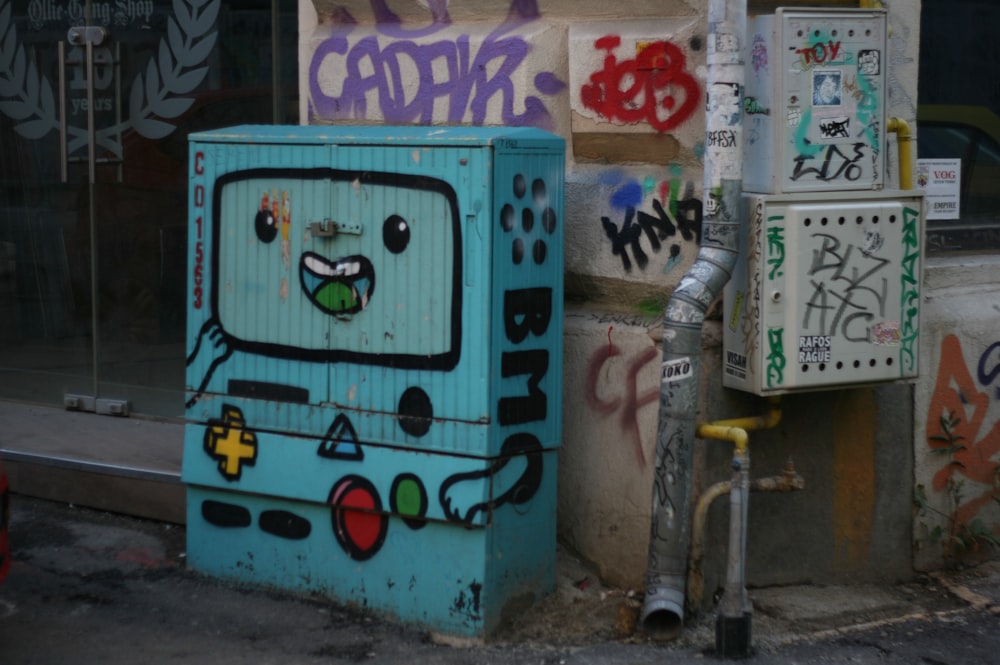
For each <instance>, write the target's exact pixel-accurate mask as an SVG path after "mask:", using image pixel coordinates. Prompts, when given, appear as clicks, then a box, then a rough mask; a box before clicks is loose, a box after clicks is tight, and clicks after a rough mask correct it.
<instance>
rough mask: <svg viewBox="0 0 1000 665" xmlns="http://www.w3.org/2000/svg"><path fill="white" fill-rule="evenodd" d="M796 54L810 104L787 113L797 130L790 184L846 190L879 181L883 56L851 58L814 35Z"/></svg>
mask: <svg viewBox="0 0 1000 665" xmlns="http://www.w3.org/2000/svg"><path fill="white" fill-rule="evenodd" d="M812 37H813V38H812V39H811V40H810V41H808V42H805V43H803V45H802V46H800V47H799V48H797V49H796V50H795V53H796V55H797V56H798V58H797V60H798V63H797V64H798V67H799V70H800V71H801V72H802V74H803V75H804V76H809V77H811V80H812V93H811V94H812V103H811V105H808V106H806V108H805V109H804V110H803V109H802V108H799V107H798V106H794V107H791V108H790V109H789V111H788V115H787V121H788V125H789V127H792V128H794V129H795V136H794V153H793V155H792V162H793V166H792V170H791V174H790V177H791V180H792V181H794V182H799V181H803V182H816V183H833V182H840V183H843V184H849V183H854V182H857V181H859V180H861V179H862V178H863V177H864V176H865V175H866V174H868V175H869V176H871V177H877V174H878V170H879V158H880V150H881V146H880V140H881V138H880V137H881V131H882V128H881V127H880V121H879V104H880V100H879V97H878V94H877V91H876V89H875V85H874V83H873V79H874V77H876V76H879V75H880V74H881V73H882V63H881V58H882V54H881V53H880V52H879V51H877V50H873V49H861V50H859V51H858V52H857V54H855V53H853V52H849V50H848V49H847V48H844V47H843V45H842V43H841V42H840V41H839V40H838V39H836V38H835V37H833V36H832V35H824V34H816V35H813V36H812Z"/></svg>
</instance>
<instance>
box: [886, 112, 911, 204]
mask: <svg viewBox="0 0 1000 665" xmlns="http://www.w3.org/2000/svg"><path fill="white" fill-rule="evenodd" d="M886 129H888V130H889V131H890V132H893V133H895V134H896V144H897V146H898V147H897V151H898V153H899V188H900V189H913V133H912V132H911V131H910V125H909V124H908V123H907V122H906V121H905V120H903V119H902V118H889V119H887V120H886Z"/></svg>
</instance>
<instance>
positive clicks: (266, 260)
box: [213, 169, 461, 365]
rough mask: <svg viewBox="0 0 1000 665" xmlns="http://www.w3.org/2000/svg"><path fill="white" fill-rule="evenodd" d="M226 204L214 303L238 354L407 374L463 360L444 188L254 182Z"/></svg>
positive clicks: (396, 181) (337, 181)
mask: <svg viewBox="0 0 1000 665" xmlns="http://www.w3.org/2000/svg"><path fill="white" fill-rule="evenodd" d="M217 205H218V208H219V209H218V211H217V217H216V218H217V219H218V220H219V224H218V226H217V238H216V243H215V251H216V252H217V268H216V279H215V293H214V301H213V304H214V307H215V313H216V317H217V319H218V321H219V323H220V325H221V327H222V329H223V330H224V331H225V332H226V333H228V335H229V336H230V338H231V339H232V342H233V343H234V344H236V345H237V347H238V346H239V345H240V344H241V343H246V344H249V345H252V346H253V350H254V351H255V352H257V353H265V354H269V355H278V356H281V357H295V356H297V355H299V356H301V355H306V356H309V357H311V358H312V359H316V355H317V354H320V355H323V354H326V355H325V356H324V357H326V358H327V359H336V358H337V357H341V356H342V357H350V358H352V359H356V360H361V359H362V357H363V359H365V360H367V361H368V362H374V363H379V362H380V361H379V358H383V360H384V364H398V363H399V362H400V361H401V360H404V362H403V363H402V364H403V365H405V364H406V362H405V357H411V358H413V359H414V362H416V359H418V358H419V359H421V360H420V362H419V364H422V365H427V363H428V359H429V358H430V359H433V358H435V357H442V356H444V355H448V354H453V353H455V352H456V348H455V346H456V345H457V342H458V337H459V335H458V333H457V332H456V330H457V326H459V325H460V322H459V321H458V320H457V319H456V317H457V313H458V311H459V310H458V307H457V306H458V304H459V298H460V292H459V290H458V289H459V285H460V282H461V280H460V277H459V272H460V271H461V259H460V256H461V255H460V252H459V248H460V247H461V242H460V237H459V233H460V228H459V226H458V224H457V217H458V215H457V203H456V199H455V195H454V192H453V190H452V189H451V188H450V187H449V186H447V185H445V184H444V183H443V182H442V181H438V180H434V179H430V178H418V177H415V176H405V175H399V174H385V173H381V174H380V173H365V174H360V173H353V172H343V171H333V170H325V169H324V170H319V169H312V170H308V171H305V170H302V171H295V170H285V171H277V170H275V171H270V170H269V171H267V172H261V171H253V172H248V173H247V174H246V175H245V176H243V177H241V174H235V175H234V176H232V177H229V178H228V179H226V180H225V181H224V182H222V183H221V184H220V185H219V192H218V196H217Z"/></svg>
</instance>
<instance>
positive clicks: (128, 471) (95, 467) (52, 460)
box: [0, 448, 181, 483]
mask: <svg viewBox="0 0 1000 665" xmlns="http://www.w3.org/2000/svg"><path fill="white" fill-rule="evenodd" d="M0 459H3V460H9V461H10V462H20V463H22V464H36V465H40V466H50V467H56V468H59V469H65V470H67V471H83V472H86V473H95V474H100V475H105V476H116V477H119V478H131V479H135V480H148V481H154V482H161V483H180V482H181V474H180V472H179V471H178V472H171V471H157V470H155V469H142V468H138V467H130V466H124V465H120V464H109V463H105V462H94V461H90V460H80V459H71V458H68V457H55V456H52V455H40V454H37V453H25V452H21V451H17V450H9V449H6V448H0Z"/></svg>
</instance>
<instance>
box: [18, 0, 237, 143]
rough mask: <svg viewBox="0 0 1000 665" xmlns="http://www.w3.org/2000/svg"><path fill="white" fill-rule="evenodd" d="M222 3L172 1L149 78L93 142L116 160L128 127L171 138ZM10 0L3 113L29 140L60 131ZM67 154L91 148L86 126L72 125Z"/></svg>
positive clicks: (137, 84) (136, 85) (48, 87)
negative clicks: (123, 111) (122, 114)
mask: <svg viewBox="0 0 1000 665" xmlns="http://www.w3.org/2000/svg"><path fill="white" fill-rule="evenodd" d="M221 3H222V0H173V9H174V16H172V17H170V18H169V19H168V21H167V34H166V35H165V36H164V37H163V38H161V39H160V43H159V48H158V50H157V53H156V55H155V56H154V57H152V58H150V60H149V62H148V63H147V65H146V68H145V74H142V73H140V74H138V75H136V77H135V80H134V81H133V82H132V85H131V88H130V94H129V100H128V118H127V119H126V120H124V121H123V122H121V123H119V124H117V125H114V126H113V127H105V128H102V129H101V130H99V131H98V132H97V133H96V137H95V140H96V142H97V144H98V145H99V146H101V147H102V148H105V149H107V150H109V151H111V152H112V153H114V154H115V155H117V156H118V157H121V156H122V145H121V142H120V140H119V138H118V137H119V136H120V135H121V133H123V132H124V131H126V130H128V129H134V130H135V131H136V132H138V133H139V134H141V135H142V136H144V137H146V138H148V139H160V138H163V137H165V136H167V135H168V134H170V133H171V132H172V131H173V130H174V129H175V128H176V125H174V124H172V123H170V122H167V121H168V120H172V119H174V118H177V117H178V116H180V115H181V114H183V113H184V112H185V111H187V110H188V109H189V108H191V105H192V104H193V103H194V99H193V98H191V97H185V96H184V95H187V94H188V93H190V92H192V91H193V90H194V89H195V88H197V87H198V86H199V85H201V82H202V81H204V79H205V75H206V74H207V73H208V67H207V66H205V65H204V64H203V63H204V62H205V61H206V60H207V59H208V56H209V55H210V54H211V52H212V49H213V48H215V43H216V39H217V37H218V31H217V30H215V29H214V26H215V21H216V19H217V18H218V16H219V8H220V6H221ZM12 12H13V10H12V9H11V4H10V2H9V0H0V112H3V113H4V114H5V115H7V116H8V117H10V118H11V119H12V120H15V121H18V122H17V123H16V124H15V126H14V129H15V131H17V133H18V134H20V135H21V136H24V137H25V138H29V139H38V138H41V137H43V136H45V135H46V134H47V133H49V132H50V131H53V130H57V129H58V126H59V123H58V118H57V115H58V114H57V103H56V99H55V94H54V93H53V89H52V83H51V82H50V81H49V79H48V78H47V77H45V76H44V75H42V74H41V73H40V72H39V71H38V67H37V65H36V64H35V61H34V60H33V59H31V58H29V57H28V55H27V53H26V51H25V48H24V46H23V45H22V44H21V43H20V41H19V40H18V37H17V26H15V25H14V23H13V20H12V16H11V15H12ZM67 130H68V133H69V137H70V140H69V146H68V148H69V152H70V153H72V152H74V151H76V150H79V149H80V148H82V147H85V146H86V145H87V132H86V129H85V128H81V127H68V128H67Z"/></svg>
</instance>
